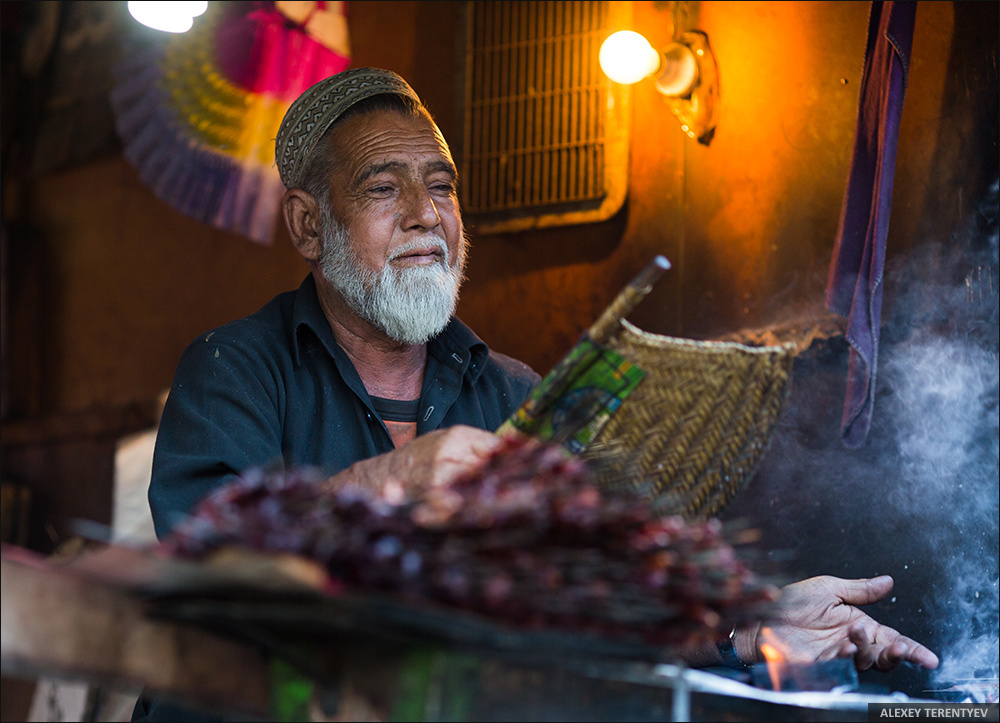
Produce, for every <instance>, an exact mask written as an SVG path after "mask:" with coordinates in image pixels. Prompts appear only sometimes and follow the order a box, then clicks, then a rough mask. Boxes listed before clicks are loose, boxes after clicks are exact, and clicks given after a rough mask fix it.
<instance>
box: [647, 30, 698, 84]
mask: <svg viewBox="0 0 1000 723" xmlns="http://www.w3.org/2000/svg"><path fill="white" fill-rule="evenodd" d="M659 55H660V67H659V69H658V70H657V74H656V88H657V90H659V91H660V92H661V93H663V95H668V96H671V97H673V98H683V97H686V96H689V95H690V94H691V91H692V90H693V89H694V88H695V86H696V85H698V79H699V72H698V59H697V58H696V57H695V54H694V52H693V51H692V50H691V48H689V47H688V46H687V45H685V44H683V43H671V44H670V45H668V46H667V47H666V48H664V49H663V50H662V51H661V52H660V54H659Z"/></svg>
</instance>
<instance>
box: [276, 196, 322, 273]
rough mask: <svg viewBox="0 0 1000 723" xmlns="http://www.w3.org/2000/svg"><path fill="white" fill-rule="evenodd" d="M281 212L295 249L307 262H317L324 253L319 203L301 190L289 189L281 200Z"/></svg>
mask: <svg viewBox="0 0 1000 723" xmlns="http://www.w3.org/2000/svg"><path fill="white" fill-rule="evenodd" d="M281 212H282V213H283V214H284V216H285V225H286V226H287V227H288V234H289V236H291V237H292V243H293V244H295V248H296V249H298V252H299V253H300V254H302V256H303V258H305V259H306V260H307V261H317V260H318V259H319V257H320V255H321V253H322V251H323V242H322V239H321V238H320V224H321V223H322V219H321V218H320V211H319V203H318V202H317V201H316V199H315V198H314V197H313V196H312V194H310V193H306V192H305V191H303V190H302V189H301V188H289V189H288V190H287V191H285V195H284V197H283V198H282V199H281Z"/></svg>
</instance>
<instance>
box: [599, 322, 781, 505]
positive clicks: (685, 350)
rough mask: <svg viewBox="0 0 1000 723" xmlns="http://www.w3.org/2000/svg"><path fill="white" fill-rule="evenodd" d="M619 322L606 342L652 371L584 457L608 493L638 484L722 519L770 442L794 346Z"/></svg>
mask: <svg viewBox="0 0 1000 723" xmlns="http://www.w3.org/2000/svg"><path fill="white" fill-rule="evenodd" d="M619 323H620V327H619V330H618V332H617V333H612V334H610V335H608V337H607V338H605V339H604V342H603V343H604V346H606V347H608V348H610V349H612V350H613V351H615V352H617V353H618V354H620V355H621V356H623V357H625V358H626V359H628V360H629V361H630V362H632V363H633V364H635V365H636V366H638V367H640V368H641V369H642V370H643V371H645V373H646V376H645V378H644V379H643V381H642V383H641V384H639V386H638V387H636V389H635V390H634V391H633V392H632V393H631V394H630V395H629V396H628V398H627V399H626V400H625V401H624V403H623V404H622V405H621V407H619V409H618V410H617V411H616V412H615V414H614V415H612V416H611V418H610V419H609V420H608V422H607V423H606V424H605V425H604V427H603V428H602V429H601V431H600V433H599V434H598V435H597V437H596V438H595V439H594V441H593V443H591V445H590V446H589V447H587V449H586V450H585V451H584V452H583V455H582V456H583V457H584V458H585V459H587V460H588V461H589V462H590V463H591V465H592V467H593V468H594V471H595V473H596V474H597V477H598V479H599V480H600V482H601V484H602V485H603V486H604V487H605V488H607V489H609V490H615V489H622V488H623V487H625V488H632V489H635V490H638V491H639V492H642V493H643V494H646V495H648V496H650V497H651V498H653V499H655V500H656V502H657V504H658V505H661V506H662V507H663V508H664V511H665V512H672V513H676V514H681V515H683V516H684V517H686V518H688V519H705V518H708V517H714V516H716V515H717V514H718V513H719V512H720V511H721V510H722V508H723V507H724V506H725V505H726V504H727V503H728V502H729V501H730V500H731V499H732V498H733V496H734V495H735V494H736V493H737V492H739V491H740V490H742V489H743V488H744V487H745V486H746V485H747V483H748V482H749V481H750V478H751V477H752V476H753V473H754V470H755V469H756V466H757V462H758V461H759V460H760V457H761V455H762V453H763V452H764V450H765V449H766V447H767V443H768V440H769V439H770V435H771V432H772V430H773V429H774V424H775V422H776V421H777V419H778V415H779V414H780V412H781V410H782V408H783V406H784V403H785V400H786V399H787V396H788V390H789V387H790V384H789V382H790V379H791V370H792V362H793V361H794V355H795V347H794V345H791V344H789V345H784V346H769V347H749V346H744V345H741V344H735V343H731V342H699V341H690V340H687V339H676V338H672V337H667V336H660V335H657V334H650V333H648V332H645V331H642V330H641V329H638V328H637V327H635V326H634V325H632V324H630V323H629V322H628V321H626V320H624V319H621V320H620V321H619Z"/></svg>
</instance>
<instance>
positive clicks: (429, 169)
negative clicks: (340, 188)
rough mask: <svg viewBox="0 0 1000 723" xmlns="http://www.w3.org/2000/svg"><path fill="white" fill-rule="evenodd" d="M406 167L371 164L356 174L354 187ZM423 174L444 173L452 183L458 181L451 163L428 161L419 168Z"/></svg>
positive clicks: (403, 164) (389, 162) (390, 164)
mask: <svg viewBox="0 0 1000 723" xmlns="http://www.w3.org/2000/svg"><path fill="white" fill-rule="evenodd" d="M406 168H407V165H406V164H405V163H403V162H401V161H386V162H385V163H373V164H371V165H370V166H367V167H366V168H364V169H363V170H362V171H361V173H359V174H358V176H357V178H356V179H355V181H354V185H355V186H360V185H362V184H364V182H365V181H367V180H368V179H369V178H371V177H372V176H377V175H378V174H379V173H385V172H386V171H404V170H406ZM420 170H421V171H422V172H423V173H436V172H439V171H440V172H444V173H447V174H448V175H449V176H450V177H451V179H452V180H453V181H457V180H458V170H457V169H456V168H455V165H454V164H453V163H450V162H448V161H445V160H437V161H429V162H428V163H425V164H424V165H423V166H421V167H420Z"/></svg>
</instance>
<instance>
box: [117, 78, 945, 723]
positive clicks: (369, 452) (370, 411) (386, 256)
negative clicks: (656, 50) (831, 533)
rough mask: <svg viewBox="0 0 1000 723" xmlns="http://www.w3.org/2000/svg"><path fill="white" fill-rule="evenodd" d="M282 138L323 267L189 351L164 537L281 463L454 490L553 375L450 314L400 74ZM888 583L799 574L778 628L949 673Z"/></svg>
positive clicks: (301, 111)
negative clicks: (896, 608)
mask: <svg viewBox="0 0 1000 723" xmlns="http://www.w3.org/2000/svg"><path fill="white" fill-rule="evenodd" d="M276 145H277V149H276V161H277V164H278V169H279V171H280V173H281V177H282V180H283V181H284V183H285V185H286V187H287V188H288V190H287V192H286V193H285V196H284V200H283V211H284V218H285V223H286V225H287V226H288V230H289V233H290V235H291V239H292V242H293V243H294V244H295V247H296V248H297V249H298V251H299V253H301V254H302V256H303V258H305V260H306V262H307V263H308V265H309V267H310V270H311V273H310V275H309V276H308V277H307V278H306V280H305V281H304V282H303V283H302V285H301V286H300V287H299V289H298V291H295V292H289V293H286V294H282V295H280V296H278V297H277V298H275V299H274V300H273V301H271V302H270V303H269V304H267V305H266V306H265V307H264V308H262V309H261V310H260V311H258V312H257V313H255V314H252V315H251V316H249V317H247V318H245V319H241V320H239V321H235V322H232V323H230V324H227V325H225V326H223V327H221V328H219V329H216V330H215V331H212V332H210V333H208V334H205V335H204V336H202V337H200V338H198V339H197V340H195V341H194V342H193V343H192V344H191V345H190V346H189V347H188V349H187V350H186V351H185V353H184V355H183V357H182V359H181V361H180V364H179V366H178V369H177V373H176V376H175V378H174V383H173V387H172V389H171V392H170V396H169V398H168V401H167V405H166V408H165V410H164V413H163V418H162V422H161V426H160V432H159V437H158V439H157V445H156V453H155V457H154V466H153V478H152V484H151V487H150V494H149V498H150V505H151V507H152V512H153V519H154V522H155V525H156V531H157V534H158V535H160V536H163V535H164V534H166V533H167V532H169V531H170V529H171V528H172V526H173V525H174V524H175V523H176V522H177V520H179V519H180V518H181V517H182V516H183V515H184V514H186V513H187V512H189V511H190V510H191V509H192V507H193V506H194V505H195V503H196V502H197V501H198V500H199V499H200V498H202V497H204V496H205V495H206V494H207V493H209V492H210V491H212V490H213V489H214V488H216V487H217V486H219V485H221V484H223V483H225V482H227V481H228V480H231V479H233V478H235V476H236V475H238V474H239V473H240V472H242V471H243V470H245V469H247V468H250V467H253V466H260V465H267V464H272V463H274V462H275V461H278V462H281V463H283V464H286V465H290V466H291V465H313V466H319V467H321V468H323V469H325V470H327V471H328V472H329V474H330V475H331V477H330V478H329V481H328V484H330V485H332V486H334V485H341V484H345V483H355V484H362V485H366V486H370V487H375V488H378V487H379V486H381V485H383V484H385V483H386V482H387V481H389V480H396V481H399V482H401V483H403V484H406V485H409V486H414V487H417V488H422V487H426V486H428V485H433V484H439V483H442V482H445V481H447V480H449V479H451V478H454V477H455V476H456V475H459V474H461V473H463V472H465V471H467V470H469V469H470V468H472V467H474V466H475V465H477V464H479V463H480V462H481V461H482V460H483V459H484V458H485V457H486V456H487V455H489V453H490V452H492V451H493V450H494V449H496V447H497V446H498V444H499V441H498V438H497V437H496V436H495V435H493V434H492V430H495V429H496V428H497V427H498V426H499V425H500V424H501V423H502V422H503V421H504V420H505V419H506V418H507V417H508V416H509V415H510V414H511V413H512V412H513V411H514V410H515V409H516V408H517V406H518V405H519V404H520V403H521V401H522V400H523V399H524V398H525V396H526V395H527V393H528V391H529V390H530V388H531V387H532V386H533V385H534V383H535V382H536V381H537V380H538V375H537V374H535V373H534V372H533V371H532V370H531V369H529V368H528V367H527V366H525V365H524V364H522V363H520V362H518V361H515V360H513V359H511V358H509V357H506V356H503V355H502V354H498V353H496V352H493V351H490V350H489V349H488V348H487V347H486V345H485V344H484V343H483V342H482V341H481V340H480V339H478V338H477V337H476V336H475V335H474V334H473V333H472V331H471V330H469V329H468V327H466V326H465V325H464V324H462V322H460V321H459V320H458V319H457V318H455V317H454V316H453V314H454V310H455V304H456V300H457V298H458V289H459V286H460V283H461V280H462V271H463V267H464V264H465V259H466V248H467V242H466V239H465V235H464V232H463V228H462V218H461V214H460V212H459V206H458V196H457V191H456V185H457V172H456V169H455V164H454V161H453V160H452V157H451V153H450V151H449V149H448V145H447V143H446V142H445V140H444V138H443V137H442V135H441V132H440V131H439V130H438V128H437V126H436V125H435V123H434V121H433V120H432V118H431V116H430V114H429V113H428V112H427V110H426V109H425V108H424V107H423V105H422V104H421V102H420V100H419V98H418V97H417V95H416V93H415V92H414V91H413V90H412V89H411V88H410V86H409V85H407V84H406V82H405V81H404V80H403V79H402V78H400V77H399V76H397V75H395V74H394V73H390V72H388V71H384V70H378V69H372V68H359V69H354V70H348V71H346V72H343V73H340V74H338V75H335V76H332V77H330V78H327V79H326V80H324V81H321V82H320V83H318V84H316V85H315V86H313V87H312V88H310V89H309V90H307V91H306V92H305V93H304V94H303V95H302V96H301V97H300V98H299V99H298V100H296V101H295V103H294V104H293V105H292V106H291V108H290V109H289V110H288V112H287V114H286V116H285V118H284V120H283V121H282V124H281V128H280V130H279V132H278V138H277V144H276ZM891 587H892V580H891V579H890V578H875V579H874V580H855V581H848V580H839V579H837V578H813V579H811V580H806V581H803V582H800V583H796V584H795V585H792V586H789V587H788V588H786V589H785V593H784V599H785V600H786V601H787V603H788V604H787V605H785V606H784V607H783V611H784V612H783V617H782V618H781V619H780V620H778V621H775V624H774V625H773V626H772V627H773V629H774V634H775V635H777V636H779V638H781V639H783V640H785V641H787V642H788V643H789V644H790V645H791V647H792V648H793V654H794V655H796V657H805V658H808V659H825V658H830V657H834V656H849V655H853V656H855V660H856V662H857V664H858V667H860V668H867V667H871V666H873V665H874V666H876V667H879V668H883V669H890V668H892V667H894V666H895V665H897V664H898V663H899V662H901V661H902V660H904V659H908V660H911V661H913V662H915V663H918V664H922V665H927V666H930V667H933V666H935V665H936V664H937V659H936V657H934V655H933V653H931V652H930V651H929V650H927V649H926V648H924V647H923V646H920V645H918V644H917V643H915V642H914V641H912V640H910V639H908V638H905V637H903V636H901V635H900V634H899V633H897V632H896V631H894V630H892V629H890V628H887V627H885V626H881V625H878V624H877V623H876V622H875V621H874V620H872V619H871V618H870V617H868V616H867V615H865V614H864V613H862V612H861V611H860V610H858V609H857V608H856V607H855V606H856V605H862V604H867V603H871V602H875V601H876V600H878V599H880V598H881V597H883V596H884V595H886V594H887V593H888V591H889V589H891ZM759 635H760V633H759V631H758V630H757V629H755V628H754V629H746V630H740V631H736V632H735V634H734V635H732V636H730V640H729V641H724V642H723V643H722V644H720V647H719V649H718V650H716V649H715V648H711V649H707V650H704V651H700V652H698V653H696V654H692V660H691V662H692V663H700V664H709V665H710V664H713V663H714V664H718V663H719V662H720V661H722V662H726V663H727V664H730V665H740V664H741V662H740V661H748V662H752V661H756V660H758V659H759V657H758V656H759V642H760V641H759V640H758V638H759ZM136 713H137V715H138V716H141V715H143V710H142V701H140V707H139V708H137V711H136ZM177 715H178V712H177V711H176V710H175V709H170V710H169V711H166V710H165V709H161V710H160V712H159V713H158V712H157V711H155V710H154V711H152V712H151V717H150V719H153V718H157V717H161V718H167V717H176V716H177Z"/></svg>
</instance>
